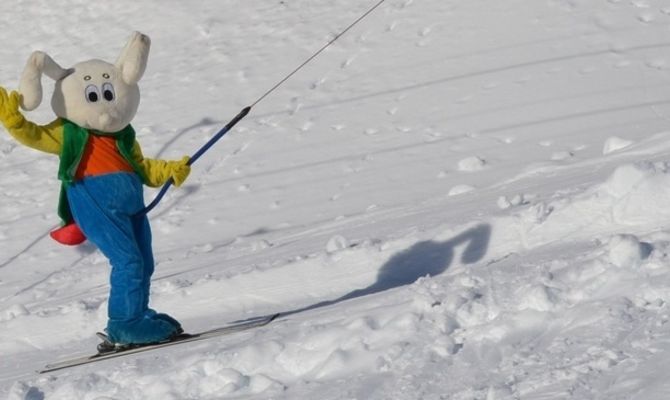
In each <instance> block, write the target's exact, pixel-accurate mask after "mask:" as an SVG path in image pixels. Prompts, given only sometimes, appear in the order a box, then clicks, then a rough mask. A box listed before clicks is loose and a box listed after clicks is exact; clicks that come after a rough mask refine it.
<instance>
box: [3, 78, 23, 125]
mask: <svg viewBox="0 0 670 400" xmlns="http://www.w3.org/2000/svg"><path fill="white" fill-rule="evenodd" d="M20 102H21V95H20V94H19V93H18V92H16V91H13V92H11V93H9V94H8V93H7V90H6V89H5V88H3V87H1V86H0V122H2V124H3V125H4V126H5V127H6V128H8V129H9V128H13V127H15V126H17V125H19V124H20V123H21V122H22V121H23V115H21V113H20V112H19V103H20Z"/></svg>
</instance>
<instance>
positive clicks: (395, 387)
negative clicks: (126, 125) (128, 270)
mask: <svg viewBox="0 0 670 400" xmlns="http://www.w3.org/2000/svg"><path fill="white" fill-rule="evenodd" d="M373 3H374V2H362V1H353V0H336V1H307V0H283V1H279V0H276V1H264V2H260V1H246V2H239V1H231V0H219V1H214V0H206V1H200V2H183V1H176V0H163V1H161V2H158V1H147V2H133V1H129V0H119V1H115V2H106V3H100V2H84V1H75V0H67V1H63V2H59V3H58V5H57V4H56V2H52V1H47V0H30V1H14V2H2V3H0V20H1V21H2V22H3V24H4V26H5V27H6V29H5V32H4V36H3V38H4V39H5V40H3V46H2V47H0V60H2V68H0V84H2V85H3V86H5V87H8V88H16V86H17V84H18V77H19V76H20V72H21V70H22V68H23V65H24V62H25V60H26V59H27V57H28V55H29V54H30V52H31V51H32V50H36V49H41V50H45V51H47V52H49V53H50V54H51V55H52V56H53V57H54V58H55V59H56V60H57V61H58V62H60V63H61V64H63V65H64V66H67V65H70V64H74V63H75V62H78V61H81V60H85V59H88V58H92V57H96V58H98V57H99V58H104V59H109V60H114V59H115V58H116V55H117V53H118V51H119V50H120V48H121V47H122V45H123V44H124V41H125V39H126V37H127V36H128V35H129V33H130V32H131V31H132V30H140V31H143V32H145V33H147V34H148V35H149V36H151V38H152V54H151V56H150V63H149V68H148V70H147V73H146V75H145V77H144V79H143V81H142V82H141V89H142V95H143V98H142V105H141V106H140V111H139V113H138V115H137V117H136V119H135V121H134V122H133V125H134V126H135V127H136V129H137V131H138V133H139V140H140V141H141V143H142V144H143V149H144V152H145V154H147V155H148V156H153V157H164V158H179V157H180V156H182V155H183V154H190V153H192V152H194V151H195V150H196V149H197V148H198V147H199V146H201V145H202V144H203V143H205V142H206V140H207V139H208V138H209V137H211V135H213V134H214V133H215V132H216V131H217V130H218V129H219V128H220V127H221V126H222V125H223V124H225V123H226V122H227V121H228V119H230V118H232V117H233V116H234V115H235V114H236V113H237V112H238V111H239V110H240V109H241V108H242V107H244V106H245V105H248V104H250V103H252V102H253V101H254V100H255V99H257V98H258V97H259V96H261V95H262V94H263V93H264V92H265V91H266V90H267V89H269V88H270V87H272V86H273V85H274V84H275V83H276V82H277V81H278V80H280V79H281V78H282V77H283V76H284V75H285V74H286V73H288V72H290V71H291V70H292V69H293V68H294V67H295V66H297V65H299V64H300V63H301V62H302V61H303V60H304V59H305V58H307V57H309V55H310V54H312V52H313V51H315V50H317V49H318V48H319V47H320V46H322V45H323V44H324V43H326V42H327V41H328V40H330V39H332V38H333V35H335V34H336V33H337V32H338V31H339V30H340V29H342V28H344V27H345V26H347V25H348V24H349V23H350V22H352V21H353V20H355V19H356V18H357V17H358V16H359V15H360V14H362V13H363V12H365V11H366V10H367V9H368V8H369V7H370V6H372V5H373ZM669 24H670V4H668V3H667V2H664V1H660V0H538V1H521V0H501V1H495V2H494V1H484V0H471V1H467V2H466V1H456V0H422V1H413V0H387V2H386V3H385V4H384V5H383V6H382V7H380V8H379V9H378V10H377V12H375V13H374V14H372V15H370V16H369V18H368V19H366V20H365V21H364V23H362V24H361V25H360V26H358V27H356V28H355V29H354V30H352V31H351V32H350V33H349V34H348V35H346V36H343V37H342V38H341V39H340V40H339V41H338V42H337V43H336V45H334V46H332V47H331V48H329V49H328V51H326V52H324V53H323V54H322V55H321V56H320V57H319V58H317V59H316V60H315V61H314V62H313V63H311V64H309V65H308V66H307V67H306V68H305V69H304V70H303V71H301V73H300V74H298V75H296V76H295V77H293V78H292V79H291V80H289V81H288V82H286V84H285V85H284V86H282V87H281V88H280V89H279V90H278V91H276V92H275V93H273V94H272V95H271V96H269V97H268V98H266V99H265V100H263V102H261V103H259V104H258V105H257V106H256V107H254V109H253V110H252V113H251V114H250V115H249V116H248V117H247V118H246V119H245V120H243V121H242V122H241V123H240V124H239V125H238V127H237V128H236V129H235V130H234V131H233V132H231V133H230V134H229V135H228V136H226V138H225V139H223V140H222V141H221V142H220V143H219V144H218V145H217V147H216V148H215V149H213V150H212V151H211V152H210V153H208V154H207V155H206V156H205V157H203V158H202V159H201V160H199V161H198V163H197V164H196V165H195V166H194V169H193V174H192V176H191V177H190V178H189V181H187V183H186V184H185V186H184V187H183V188H181V189H176V190H172V191H171V192H170V193H169V195H168V196H166V198H165V199H164V201H163V202H162V203H161V205H160V207H159V208H158V209H156V210H155V211H154V212H153V213H152V214H151V219H152V226H153V230H154V237H155V238H154V242H155V244H154V250H155V255H156V260H157V268H156V275H155V280H154V285H153V287H152V293H153V294H152V304H153V306H154V307H155V308H157V309H159V310H163V311H166V312H170V313H171V314H173V315H175V316H176V317H177V318H179V319H180V320H181V321H182V322H183V323H184V325H185V326H186V328H187V329H188V330H192V331H197V330H199V329H205V328H208V327H212V326H217V325H221V324H225V323H227V322H232V321H236V320H243V319H246V318H252V317H254V316H258V315H266V314H270V313H275V312H284V313H285V315H284V316H283V317H282V318H280V319H279V320H277V321H276V322H274V323H273V324H272V325H270V326H268V327H264V328H261V329H258V330H255V331H251V332H244V333H240V334H237V335H233V336H229V337H225V338H221V339H217V340H212V341H207V342H202V343H198V344H195V345H193V346H184V347H173V348H171V349H169V350H165V351H160V352H154V353H146V354H142V355H138V356H134V357H129V358H125V359H119V360H114V361H107V362H103V363H98V364H95V365H92V366H85V367H80V368H76V369H71V370H66V371H62V372H56V373H52V374H46V375H38V374H36V373H35V371H36V370H37V369H40V368H41V367H42V366H43V365H44V364H45V363H46V362H49V361H53V360H57V359H63V358H68V357H71V356H74V355H81V354H86V353H88V352H91V351H92V350H93V349H94V347H95V344H96V342H97V340H96V338H95V336H94V335H93V333H94V332H95V331H96V330H100V329H102V328H103V327H104V324H105V320H106V315H105V314H106V294H107V290H108V287H107V279H108V265H107V261H106V259H105V258H104V257H103V256H101V255H100V254H99V253H98V252H97V251H96V250H95V249H94V248H93V247H92V246H91V245H83V246H80V247H78V248H75V249H73V248H65V247H61V246H59V245H57V244H56V243H54V242H53V241H51V240H50V239H49V237H48V232H49V231H50V230H51V229H52V228H54V227H55V226H56V225H57V223H58V220H57V217H56V215H55V205H56V202H57V196H58V187H59V183H58V181H57V179H56V166H57V162H56V160H55V159H54V158H53V157H51V156H48V155H45V154H40V153H37V152H34V151H31V150H29V149H26V148H24V147H21V146H20V145H18V144H17V143H15V142H14V141H13V140H11V138H10V137H9V136H8V135H6V134H3V135H0V169H1V170H2V171H3V173H2V174H0V187H1V188H2V190H1V191H0V192H1V193H0V199H1V204H2V207H1V208H0V354H1V355H2V356H1V357H0V395H2V396H4V397H6V398H8V399H12V400H16V399H26V400H41V399H227V398H231V399H233V398H234V399H270V398H271V399H399V400H404V399H482V400H483V399H486V400H499V399H524V400H527V399H534V400H540V399H543V400H544V399H601V398H607V399H610V400H611V399H645V400H649V399H667V398H669V397H670V384H669V383H668V382H669V380H668V379H667V377H668V373H667V359H668V357H670V332H669V330H668V324H667V322H668V321H669V320H670V307H669V306H668V304H667V301H668V298H669V297H670V268H669V265H670V260H669V259H668V258H669V257H670V256H669V254H670V230H669V229H668V228H667V226H668V224H669V222H670V209H669V208H668V207H667V205H668V204H670V163H668V162H667V161H666V160H667V159H668V155H669V154H670V94H668V92H669V91H670V56H668V54H670V53H668V51H669V50H670V40H669V39H668V32H669V31H668V26H669ZM50 87H51V83H47V84H46V85H45V90H46V92H47V94H46V95H47V96H48V95H49V89H50ZM29 117H30V118H31V119H32V120H34V121H38V122H47V121H49V120H50V119H51V118H52V114H51V111H50V109H49V107H48V102H46V103H45V104H43V105H42V106H41V107H40V108H39V109H38V110H37V111H35V112H32V113H30V115H29ZM146 194H147V197H148V198H151V197H152V196H153V195H154V194H155V192H154V191H153V190H149V189H147V192H146Z"/></svg>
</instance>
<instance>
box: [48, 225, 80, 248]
mask: <svg viewBox="0 0 670 400" xmlns="http://www.w3.org/2000/svg"><path fill="white" fill-rule="evenodd" d="M50 235H51V237H52V238H53V239H54V240H55V241H57V242H58V243H60V244H64V245H67V246H76V245H78V244H82V243H84V242H85V241H86V235H84V232H82V231H81V229H79V227H78V226H77V224H75V223H74V222H72V223H69V224H67V225H65V226H64V227H62V228H58V229H56V230H55V231H52V232H51V233H50Z"/></svg>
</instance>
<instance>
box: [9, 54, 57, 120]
mask: <svg viewBox="0 0 670 400" xmlns="http://www.w3.org/2000/svg"><path fill="white" fill-rule="evenodd" d="M42 73H44V74H46V76H48V77H49V78H51V79H53V80H55V81H58V80H61V79H63V78H65V77H66V76H67V75H68V74H69V73H70V71H69V70H67V69H63V68H61V66H60V65H58V64H56V62H55V61H54V60H53V59H52V58H51V57H49V55H48V54H46V53H43V52H41V51H35V52H33V54H31V55H30V58H28V63H26V67H25V69H24V70H23V74H22V75H21V81H20V82H19V93H21V97H22V100H21V108H23V109H24V110H26V111H31V110H34V109H36V108H37V106H39V105H40V103H41V102H42Z"/></svg>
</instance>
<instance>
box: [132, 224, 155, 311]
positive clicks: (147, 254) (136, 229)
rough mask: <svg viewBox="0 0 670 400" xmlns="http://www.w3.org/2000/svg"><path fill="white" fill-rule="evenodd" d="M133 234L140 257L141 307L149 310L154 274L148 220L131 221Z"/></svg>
mask: <svg viewBox="0 0 670 400" xmlns="http://www.w3.org/2000/svg"><path fill="white" fill-rule="evenodd" d="M132 222H133V233H134V235H135V238H136V240H137V244H138V247H139V249H140V253H141V255H142V261H143V269H142V296H143V300H142V301H143V307H144V309H145V310H148V309H149V293H150V289H151V276H152V275H153V273H154V253H153V249H152V246H151V227H150V225H149V219H148V218H147V217H146V215H145V216H142V217H140V218H134V219H133V221H132Z"/></svg>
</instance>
